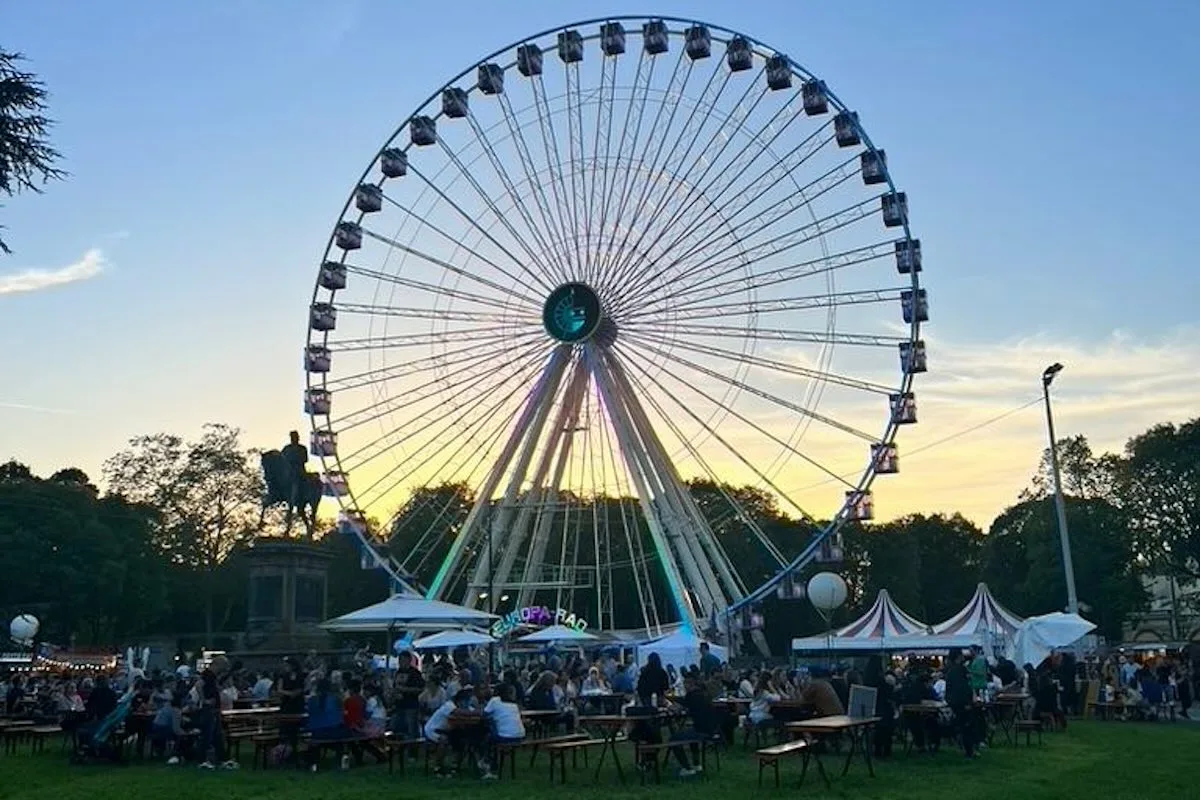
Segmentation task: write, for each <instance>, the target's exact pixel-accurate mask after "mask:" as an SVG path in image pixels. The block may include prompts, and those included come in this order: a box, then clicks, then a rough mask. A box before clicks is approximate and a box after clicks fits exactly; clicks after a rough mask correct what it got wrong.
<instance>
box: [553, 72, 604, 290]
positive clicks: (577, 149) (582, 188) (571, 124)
mask: <svg viewBox="0 0 1200 800" xmlns="http://www.w3.org/2000/svg"><path fill="white" fill-rule="evenodd" d="M563 72H564V75H565V82H566V85H567V92H566V100H567V111H566V116H567V153H568V157H569V158H570V165H569V168H568V169H569V172H570V175H571V215H572V219H573V220H574V230H575V232H576V233H577V234H578V233H581V232H582V236H581V237H577V238H576V242H577V245H576V246H577V247H579V246H580V244H581V245H582V247H581V248H580V249H579V250H578V257H579V265H580V270H581V271H580V273H579V275H580V277H581V278H582V279H583V280H584V281H587V280H589V279H590V273H589V264H590V261H591V254H590V252H589V250H590V248H591V221H590V219H589V218H588V211H587V194H588V190H587V173H588V170H587V169H586V164H585V161H584V159H585V154H584V149H585V148H584V142H583V98H582V97H581V96H580V92H579V64H578V63H574V62H572V63H568V62H566V61H563ZM603 75H604V71H603V70H601V76H602V79H603ZM572 96H574V98H575V102H574V104H572V102H571V98H572ZM581 239H582V241H580V240H581Z"/></svg>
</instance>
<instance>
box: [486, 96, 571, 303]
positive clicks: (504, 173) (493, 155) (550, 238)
mask: <svg viewBox="0 0 1200 800" xmlns="http://www.w3.org/2000/svg"><path fill="white" fill-rule="evenodd" d="M501 96H503V95H501ZM467 121H468V123H469V124H470V125H471V129H472V130H473V131H474V132H475V138H476V140H477V141H479V142H480V143H481V144H482V145H483V150H484V153H485V154H486V155H487V158H488V161H489V163H491V165H492V170H493V171H494V172H495V173H496V176H497V177H498V178H499V179H500V182H501V183H502V184H503V185H504V190H505V191H506V192H508V195H509V197H510V198H512V199H513V200H514V201H515V202H514V203H513V206H514V208H516V209H517V212H518V213H519V214H520V215H521V218H522V219H523V220H524V222H525V226H526V227H527V228H528V230H529V233H530V235H531V236H533V238H534V240H535V241H536V242H537V245H538V247H539V248H541V250H542V252H543V253H546V254H549V255H550V256H552V261H551V264H552V265H554V267H553V269H550V268H547V267H546V266H545V265H543V268H544V269H546V272H547V275H554V276H556V278H557V279H558V280H559V281H560V282H566V279H567V275H566V273H565V272H564V271H563V268H562V265H563V263H565V262H564V261H563V260H562V253H561V251H560V250H558V248H557V247H555V246H554V245H555V244H556V242H555V239H556V237H557V236H560V235H561V233H560V232H558V231H556V230H555V228H554V226H553V224H552V223H551V221H550V217H549V215H548V213H547V209H546V208H545V207H544V205H543V203H542V202H537V203H535V205H536V206H537V208H538V211H539V212H540V214H541V224H540V225H539V224H538V223H537V222H536V221H535V220H534V219H533V215H532V214H531V213H530V212H529V209H528V208H527V207H526V203H524V202H521V200H520V198H521V193H520V191H519V190H518V189H517V186H516V184H515V183H514V182H513V179H512V176H511V175H509V173H508V168H507V167H505V166H504V160H503V159H501V158H500V155H499V154H498V153H497V152H496V148H495V147H494V146H493V145H492V141H491V137H489V136H488V135H487V134H486V133H485V131H484V129H483V127H482V125H481V124H480V122H479V118H478V117H477V116H476V115H475V112H474V111H472V110H468V111H467ZM509 131H510V133H512V134H514V135H515V131H514V130H513V129H512V127H511V126H510V127H509ZM522 144H524V140H523V139H522ZM514 145H515V143H514ZM518 152H519V153H520V152H521V151H520V150H518ZM521 164H522V167H523V168H525V174H526V178H527V180H528V181H529V184H530V185H531V186H532V185H534V178H533V175H532V174H531V172H530V170H529V168H528V167H526V165H525V161H524V158H521ZM537 188H538V189H539V190H540V188H541V187H540V186H538V187H537ZM535 199H536V198H535Z"/></svg>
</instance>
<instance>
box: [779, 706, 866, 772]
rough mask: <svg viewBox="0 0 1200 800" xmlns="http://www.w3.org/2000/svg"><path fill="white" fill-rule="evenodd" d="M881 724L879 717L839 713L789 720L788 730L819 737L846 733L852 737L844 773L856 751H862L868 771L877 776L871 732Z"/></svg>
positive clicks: (843, 768) (848, 769) (830, 736)
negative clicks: (801, 720)
mask: <svg viewBox="0 0 1200 800" xmlns="http://www.w3.org/2000/svg"><path fill="white" fill-rule="evenodd" d="M877 724H879V717H851V716H848V715H845V714H839V715H836V716H832V717H816V718H814V719H806V720H804V721H803V722H789V723H787V725H786V726H785V727H786V730H787V731H788V732H789V733H793V734H807V735H809V736H815V737H817V738H832V737H835V736H841V735H842V734H845V735H846V736H848V737H849V738H850V751H849V752H848V753H846V763H845V764H843V765H842V774H843V775H845V774H846V773H847V772H849V771H850V762H851V761H853V760H854V753H855V751H859V752H861V753H862V757H863V761H864V762H865V763H866V765H867V772H868V773H869V774H870V776H871V777H872V778H874V777H875V765H874V764H872V762H871V734H872V732H873V731H874V730H875V726H876V725H877Z"/></svg>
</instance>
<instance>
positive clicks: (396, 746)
mask: <svg viewBox="0 0 1200 800" xmlns="http://www.w3.org/2000/svg"><path fill="white" fill-rule="evenodd" d="M428 744H431V742H427V741H426V740H424V739H393V738H391V737H388V739H387V754H388V774H389V775H390V774H392V772H393V771H394V770H395V766H396V756H397V755H399V757H400V774H401V775H403V774H404V764H405V761H407V759H406V758H405V757H404V751H406V750H408V748H410V747H423V746H425V745H428ZM426 750H428V748H426ZM426 771H428V760H427V764H426Z"/></svg>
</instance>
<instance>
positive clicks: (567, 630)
mask: <svg viewBox="0 0 1200 800" xmlns="http://www.w3.org/2000/svg"><path fill="white" fill-rule="evenodd" d="M598 638H599V637H598V636H594V635H592V634H590V633H588V632H587V631H581V630H576V629H575V628H571V627H568V626H566V625H551V626H550V627H549V628H542V629H541V630H540V631H536V632H534V633H531V634H529V635H528V636H522V637H521V638H520V639H517V641H518V642H589V641H592V640H594V639H598Z"/></svg>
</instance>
